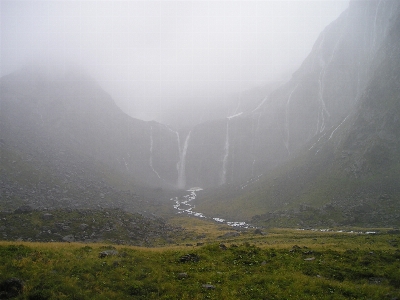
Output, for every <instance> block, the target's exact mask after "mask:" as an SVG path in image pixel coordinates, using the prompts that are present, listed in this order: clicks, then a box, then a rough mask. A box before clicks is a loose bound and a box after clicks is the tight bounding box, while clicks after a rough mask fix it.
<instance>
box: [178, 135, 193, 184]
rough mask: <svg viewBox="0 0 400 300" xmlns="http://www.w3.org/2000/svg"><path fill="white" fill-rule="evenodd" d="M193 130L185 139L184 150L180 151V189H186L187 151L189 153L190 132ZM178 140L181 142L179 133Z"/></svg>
mask: <svg viewBox="0 0 400 300" xmlns="http://www.w3.org/2000/svg"><path fill="white" fill-rule="evenodd" d="M191 133H192V132H191V131H190V132H189V134H188V135H187V137H186V139H185V143H184V145H183V150H182V152H181V151H179V152H180V159H179V163H178V188H180V189H184V188H185V186H186V170H185V167H186V153H187V149H188V146H189V139H190V134H191ZM178 142H179V135H178ZM179 149H180V147H179Z"/></svg>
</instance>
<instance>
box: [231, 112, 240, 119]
mask: <svg viewBox="0 0 400 300" xmlns="http://www.w3.org/2000/svg"><path fill="white" fill-rule="evenodd" d="M242 114H243V112H240V113H237V114H234V115H232V116H229V117H228V119H229V120H230V119H232V118H235V117H239V116H240V115H242Z"/></svg>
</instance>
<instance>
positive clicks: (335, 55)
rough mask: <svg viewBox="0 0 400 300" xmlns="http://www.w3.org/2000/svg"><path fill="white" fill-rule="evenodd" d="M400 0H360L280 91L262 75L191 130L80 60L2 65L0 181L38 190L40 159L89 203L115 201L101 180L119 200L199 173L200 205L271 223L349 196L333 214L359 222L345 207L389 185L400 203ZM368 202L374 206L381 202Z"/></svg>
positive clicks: (48, 175)
mask: <svg viewBox="0 0 400 300" xmlns="http://www.w3.org/2000/svg"><path fill="white" fill-rule="evenodd" d="M399 7H400V3H399V2H398V1H395V0H382V1H351V2H350V5H349V8H348V9H347V10H346V11H344V12H343V13H342V14H341V16H339V18H338V19H337V20H336V21H334V22H333V23H331V24H330V25H329V26H327V27H326V28H325V30H324V31H323V32H322V33H321V35H320V36H319V38H318V39H317V41H316V43H315V45H314V47H313V49H312V51H311V52H310V54H309V55H308V57H307V58H306V59H305V61H304V62H303V64H302V65H301V66H300V68H299V69H298V70H297V71H296V72H295V73H294V74H293V76H292V78H291V79H290V80H289V81H287V82H286V83H284V84H282V85H281V86H279V87H278V88H276V89H274V90H272V91H271V90H270V89H267V87H262V88H260V89H261V91H263V93H265V94H264V95H263V97H261V94H259V92H258V91H254V92H250V93H249V94H248V99H250V100H249V101H242V102H236V99H233V100H232V103H235V105H234V106H232V105H227V106H226V107H224V108H223V109H221V110H219V109H217V112H218V113H217V114H216V116H223V117H213V115H212V114H211V113H210V114H209V116H208V117H209V118H207V120H206V121H204V122H201V123H198V122H195V123H197V124H196V125H194V126H192V127H186V128H184V129H181V130H175V129H173V128H171V127H169V126H166V125H164V124H161V123H158V122H145V121H142V120H138V119H134V118H131V117H129V116H127V115H126V114H124V113H123V112H122V111H121V110H120V109H119V108H118V107H117V106H116V105H115V103H114V101H113V100H112V99H111V97H110V96H109V95H108V94H107V93H106V92H105V91H104V90H103V89H102V88H101V87H100V86H99V85H98V84H97V83H96V82H95V81H94V80H93V79H91V78H90V76H88V75H87V74H85V73H84V72H83V71H82V70H79V69H73V68H70V69H67V70H61V71H60V70H56V71H54V72H53V70H50V69H49V68H47V69H44V70H43V69H41V68H40V67H38V66H30V67H26V68H24V69H22V70H20V71H18V72H15V73H13V74H10V75H7V76H4V77H3V78H1V80H0V96H1V97H0V105H1V106H0V108H1V109H0V116H1V118H0V128H1V131H0V139H1V143H0V146H1V147H2V153H6V154H5V155H3V154H2V164H1V168H2V178H3V179H2V182H6V183H7V185H9V186H10V187H11V188H10V189H9V190H11V191H12V193H14V194H15V195H18V197H17V198H18V199H25V200H27V198H29V197H28V196H27V195H19V194H20V193H19V192H18V186H20V185H21V184H22V182H24V180H25V181H27V180H28V179H27V178H29V177H30V176H31V175H29V174H36V173H37V172H35V171H34V170H36V169H39V170H40V172H39V173H40V174H39V173H37V174H38V176H39V177H40V176H41V177H42V178H43V182H46V184H45V185H46V188H44V190H47V191H48V190H51V189H52V186H54V185H58V186H61V185H60V183H59V182H62V184H63V185H66V184H70V185H71V186H72V181H70V179H63V178H64V177H66V175H68V176H69V177H67V178H74V183H73V186H76V187H79V183H81V185H83V186H84V187H85V189H86V190H87V189H89V187H91V188H90V189H92V191H93V192H91V193H90V196H87V197H83V198H82V197H77V199H80V200H79V201H78V200H76V201H75V202H74V203H75V204H77V205H79V203H82V201H88V199H90V201H89V202H93V203H100V202H101V203H103V202H104V201H102V200H99V199H97V198H99V197H96V196H95V194H96V192H95V191H96V190H99V189H100V190H101V188H103V187H105V186H107V188H109V189H110V190H113V191H114V192H113V193H114V194H113V196H111V194H112V193H110V194H109V198H108V199H109V201H110V202H112V200H113V199H115V198H118V199H124V200H123V201H122V200H121V201H120V202H121V203H120V205H128V206H132V207H137V206H135V205H136V204H137V205H139V202H138V201H139V200H138V199H139V198H136V199H137V201H136V200H129V199H132V198H134V197H131V196H127V198H126V197H125V196H124V197H125V198H124V197H122V196H119V195H120V194H121V193H120V191H121V190H124V189H125V190H126V189H128V190H132V193H128V194H127V195H139V192H138V191H139V190H142V191H143V192H142V194H141V195H139V197H140V196H144V195H151V196H150V198H158V197H164V196H162V193H170V192H169V190H170V189H175V188H178V189H185V188H189V187H193V186H197V187H202V188H205V189H206V192H205V193H204V194H203V201H202V203H199V205H198V206H197V207H198V208H199V209H201V210H202V211H204V212H206V211H208V212H212V213H213V214H219V215H221V216H235V217H236V216H237V217H246V218H251V217H252V216H254V215H256V214H258V215H261V216H260V217H257V218H255V219H254V220H255V222H259V223H268V222H269V221H268V222H267V221H266V220H267V219H268V220H269V217H265V216H264V217H263V215H265V214H266V213H268V214H270V213H273V218H272V219H276V218H275V217H276V215H275V213H274V212H276V211H285V213H280V214H281V215H282V216H286V214H287V212H288V209H291V210H292V215H291V216H292V217H290V219H291V220H292V221H291V222H295V221H294V220H297V219H296V218H298V219H299V218H300V217H299V216H297V217H296V218H294V217H293V214H300V215H301V213H303V212H304V214H306V213H309V214H311V215H314V216H318V215H320V214H319V213H317V212H316V211H314V209H320V210H321V209H322V208H321V207H324V205H328V206H327V207H329V209H331V208H332V207H334V208H335V209H337V210H338V212H337V214H336V215H337V216H338V219H337V220H335V221H334V222H336V223H337V222H339V223H340V222H344V223H345V222H351V218H353V217H354V214H355V213H351V214H350V215H349V216H346V215H343V213H342V212H343V211H344V210H345V208H346V207H347V208H349V207H356V208H355V209H356V211H357V209H358V206H359V205H358V203H359V202H360V201H361V202H363V201H364V202H365V203H368V205H370V208H371V207H374V209H375V206H371V205H372V204H373V203H378V202H377V201H376V198H377V197H378V199H385V201H389V202H390V203H392V204H390V205H389V204H388V205H385V206H384V207H385V212H386V211H387V210H388V207H392V206H393V205H394V204H393V203H396V201H397V200H396V199H397V198H396V197H397V196H396V195H397V188H396V178H397V177H396V176H397V167H396V166H397V162H398V160H397V151H396V149H397V142H398V136H397V132H398V131H397V115H398V114H397V113H396V112H397V102H398V101H397V99H398V98H397V95H398V86H397V85H396V84H397V81H398V80H397V79H398V73H397V70H398V63H397V61H398V55H397V54H398V53H397V49H398V44H397V43H398V37H397V35H396V30H397V29H398V20H399V9H400V8H399ZM246 99H247V98H246ZM236 103H239V105H237V104H236ZM232 107H235V108H234V109H233V108H232ZM226 116H227V117H226ZM12 157H16V159H14V158H12ZM4 158H5V159H4ZM10 161H11V162H10ZM13 161H15V164H14V165H13ZM17 165H18V167H15V166H17ZM27 170H29V171H27ZM10 172H11V173H10ZM10 174H11V175H10ZM24 174H25V175H24ZM78 174H80V175H79V176H78ZM63 176H64V177H63ZM91 176H93V179H92V177H91ZM13 178H17V179H13ZM53 178H57V182H58V183H56V180H53ZM15 182H16V183H15ZM40 182H41V183H40V184H43V182H42V181H40ZM94 182H96V183H99V182H103V183H104V185H103V183H102V184H101V185H100V186H98V185H97V186H96V184H93V183H94ZM38 184H39V183H38ZM65 189H66V190H72V188H69V189H68V188H65ZM85 189H81V188H77V189H76V190H77V191H78V190H79V191H81V192H80V193H78V194H80V195H81V194H82V193H83V194H84V190H85ZM63 190H64V188H57V195H59V194H60V193H61V192H62V191H63ZM22 191H26V189H25V188H22ZM36 191H38V192H39V191H40V192H39V194H40V195H43V191H42V190H38V189H36V190H35V193H36ZM167 191H168V192H167ZM385 191H386V192H385ZM387 191H390V193H388V192H387ZM7 193H8V192H7ZM48 193H49V192H48ZM50 194H51V193H50ZM101 194H102V195H106V194H107V193H106V194H105V193H103V192H102V193H101ZM107 195H108V194H107ZM44 198H46V199H47V196H46V197H44ZM53 198H54V199H59V198H60V197H59V196H57V197H55V196H54V197H53ZM67 198H73V196H72V195H71V197H67ZM105 198H107V197H106V196H104V198H102V197H100V199H105ZM148 198H149V197H147V198H146V199H148ZM165 199H168V198H165ZM35 201H36V202H37V203H39V202H40V201H41V200H40V197H35ZM38 201H39V202H38ZM391 201H392V202H391ZM393 201H394V202H393ZM364 202H363V203H364ZM389 202H388V203H389ZM40 203H42V204H41V205H43V203H45V201H42V202H40ZM371 203H372V204H371ZM299 205H301V207H302V209H301V212H299V207H300V206H299ZM368 205H367V204H365V205H364V204H362V205H361V206H362V207H363V208H362V209H363V210H365V211H371V209H368ZM374 205H375V204H374ZM391 205H392V206H391ZM139 206H140V205H139ZM147 206H148V207H151V205H147ZM309 207H311V208H312V209H311V208H310V211H311V212H312V213H310V211H309V210H308V208H309ZM365 207H366V208H365ZM324 209H325V208H323V209H322V210H321V213H322V215H323V213H324ZM326 209H328V208H326ZM389 211H390V209H389ZM391 211H392V212H394V211H395V210H391ZM385 212H381V213H380V215H383V214H384V213H385ZM339 216H340V218H339ZM391 216H392V217H391V219H390V220H393V214H392V215H391ZM283 218H284V219H285V218H286V217H283ZM287 219H288V218H286V220H287ZM300 219H301V218H300ZM300 219H299V220H300ZM323 219H324V218H323V217H321V218H319V220H323ZM325 219H326V218H325ZM364 219H366V217H365V218H364ZM376 219H378V217H376ZM299 222H300V221H299ZM285 224H286V223H285Z"/></svg>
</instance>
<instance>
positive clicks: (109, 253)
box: [99, 250, 118, 258]
mask: <svg viewBox="0 0 400 300" xmlns="http://www.w3.org/2000/svg"><path fill="white" fill-rule="evenodd" d="M115 255H118V251H117V250H105V251H102V252H100V253H99V258H105V257H108V256H115Z"/></svg>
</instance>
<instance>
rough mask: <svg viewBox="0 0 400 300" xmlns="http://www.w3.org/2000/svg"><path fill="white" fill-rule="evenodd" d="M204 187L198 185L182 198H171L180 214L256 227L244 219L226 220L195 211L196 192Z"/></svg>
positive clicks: (234, 224)
mask: <svg viewBox="0 0 400 300" xmlns="http://www.w3.org/2000/svg"><path fill="white" fill-rule="evenodd" d="M201 190H202V188H199V187H196V188H191V189H189V190H188V192H189V193H190V194H188V195H185V196H183V197H182V198H179V197H175V198H171V199H170V200H171V201H174V202H175V204H174V205H173V207H174V209H176V210H177V211H178V214H187V215H190V216H194V217H198V218H204V219H212V220H214V221H215V222H218V223H223V224H226V225H229V226H232V227H240V228H254V226H252V225H250V224H248V223H246V222H242V221H226V220H225V219H222V218H216V217H214V218H209V217H206V216H205V215H204V214H203V213H200V212H195V211H194V209H195V208H196V206H195V205H194V204H193V201H194V200H195V199H196V197H197V194H196V192H199V191H201Z"/></svg>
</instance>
